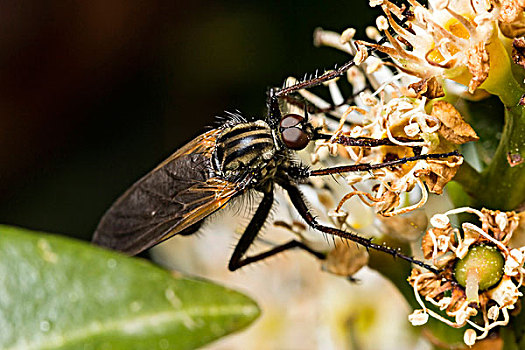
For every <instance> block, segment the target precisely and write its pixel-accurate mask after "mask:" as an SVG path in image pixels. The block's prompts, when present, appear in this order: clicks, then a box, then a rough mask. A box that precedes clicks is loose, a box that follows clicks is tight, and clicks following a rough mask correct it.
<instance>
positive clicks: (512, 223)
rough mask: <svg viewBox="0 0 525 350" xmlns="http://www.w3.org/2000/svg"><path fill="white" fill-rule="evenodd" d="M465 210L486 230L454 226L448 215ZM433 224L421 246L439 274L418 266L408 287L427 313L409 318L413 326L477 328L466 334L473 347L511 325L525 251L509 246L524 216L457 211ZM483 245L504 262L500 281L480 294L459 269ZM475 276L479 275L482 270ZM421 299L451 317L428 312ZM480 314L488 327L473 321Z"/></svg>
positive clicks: (521, 279)
mask: <svg viewBox="0 0 525 350" xmlns="http://www.w3.org/2000/svg"><path fill="white" fill-rule="evenodd" d="M463 212H467V213H471V214H475V215H477V216H478V217H479V219H480V221H481V228H480V227H478V226H475V225H473V224H470V223H463V224H462V229H461V230H460V229H458V228H455V227H453V226H452V225H451V223H450V221H449V218H448V216H449V215H453V214H459V213H463ZM430 222H431V224H432V226H433V227H431V228H430V229H429V230H428V231H427V233H426V234H425V236H424V237H423V241H422V248H423V252H424V256H425V258H427V259H431V260H432V262H433V263H434V265H435V266H437V267H438V268H440V272H439V274H434V273H432V272H422V271H421V270H419V268H416V269H414V270H413V271H412V274H411V276H410V278H409V283H410V284H411V285H412V287H413V288H414V292H415V295H416V299H417V300H418V302H419V304H420V305H421V306H422V309H419V310H415V311H414V313H413V314H412V315H411V316H410V317H409V319H410V320H411V322H412V323H413V324H414V325H421V324H424V323H425V322H426V320H427V319H428V316H431V317H434V318H436V319H438V320H440V321H442V322H444V323H446V324H447V325H449V326H451V327H454V328H460V327H463V326H464V325H466V324H468V325H469V326H471V327H472V328H470V329H468V330H467V332H465V337H464V340H465V343H466V344H467V345H469V346H471V345H473V344H474V343H475V341H477V340H481V339H484V338H486V337H487V335H488V333H489V331H490V330H491V329H493V328H494V327H496V326H503V325H506V324H507V323H508V322H509V310H512V309H514V308H515V306H516V303H517V301H518V299H519V298H520V297H521V296H522V293H521V292H520V291H519V288H520V286H521V284H522V281H523V274H524V273H525V269H524V268H523V264H524V262H525V247H520V248H511V247H509V245H508V244H509V241H510V239H511V237H512V235H513V233H514V232H515V230H516V228H517V227H518V225H519V216H518V215H517V214H516V213H514V212H500V211H492V210H488V209H483V210H482V211H478V210H475V209H472V208H458V209H453V210H450V211H448V212H446V213H444V214H436V215H434V216H433V217H432V219H431V220H430ZM480 245H481V246H483V245H489V246H490V247H493V249H495V250H496V251H498V252H499V253H500V254H501V256H502V257H503V259H504V265H503V266H504V267H503V271H502V272H501V273H502V277H501V279H500V280H499V282H498V281H497V280H495V283H496V284H495V285H493V286H492V287H490V288H489V289H485V290H481V291H480V290H478V287H477V284H476V283H477V282H476V281H477V280H476V279H473V280H471V282H469V279H468V278H467V282H466V283H467V285H466V287H462V286H461V285H460V284H458V282H457V281H456V276H455V274H456V273H457V271H455V270H454V269H455V266H456V261H458V260H459V259H463V258H464V257H465V256H466V255H467V253H468V252H469V251H470V249H471V248H472V247H477V246H480ZM477 268H478V267H476V269H477ZM469 271H470V270H469ZM476 271H477V270H476ZM468 273H470V272H468ZM473 273H476V276H477V273H478V272H473ZM472 281H474V282H472ZM473 293H475V294H474V295H473ZM422 297H424V300H425V301H426V302H429V303H431V304H433V305H435V306H437V307H438V308H439V309H440V310H441V311H442V312H444V314H445V315H446V316H445V315H442V314H440V313H437V312H435V311H432V310H431V309H428V308H427V307H426V306H425V302H424V301H423V299H422ZM478 313H482V315H483V318H482V319H483V320H484V321H483V322H484V323H483V324H478V323H475V322H474V321H472V320H471V319H470V318H471V317H472V316H475V315H477V314H478ZM473 332H474V333H473Z"/></svg>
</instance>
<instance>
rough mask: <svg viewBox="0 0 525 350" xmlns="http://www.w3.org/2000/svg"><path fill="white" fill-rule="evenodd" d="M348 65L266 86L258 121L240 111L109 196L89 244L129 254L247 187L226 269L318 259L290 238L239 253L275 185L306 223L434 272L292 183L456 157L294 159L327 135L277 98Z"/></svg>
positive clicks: (179, 230)
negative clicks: (321, 163)
mask: <svg viewBox="0 0 525 350" xmlns="http://www.w3.org/2000/svg"><path fill="white" fill-rule="evenodd" d="M352 65H353V61H350V62H348V63H346V64H345V65H342V66H340V67H339V68H337V69H335V70H333V71H330V72H327V73H325V74H323V75H320V76H318V77H315V78H313V79H309V80H305V81H302V82H299V83H297V84H295V85H292V86H289V87H284V88H282V89H280V88H272V89H270V90H269V92H268V96H267V107H268V113H267V116H266V118H265V119H261V120H256V121H247V120H245V119H244V118H242V117H241V116H240V115H233V116H232V118H230V120H228V121H226V122H225V123H224V124H223V125H221V126H220V127H218V128H215V129H212V130H210V131H208V132H205V133H203V134H202V135H200V136H198V137H197V138H195V139H194V140H192V141H190V142H189V143H188V144H186V145H184V146H183V147H182V148H180V149H179V150H177V151H176V152H175V153H173V154H172V155H171V156H170V157H169V158H168V159H166V160H165V161H164V162H162V163H161V164H160V165H159V166H157V167H156V168H155V169H153V170H152V171H151V172H150V173H148V174H147V175H145V176H144V177H143V178H141V179H140V180H139V181H137V182H136V183H135V184H134V185H132V186H131V188H129V189H128V190H127V191H126V192H125V193H124V194H123V195H122V196H121V197H120V198H118V199H117V201H116V202H115V203H114V204H113V205H112V206H111V207H110V208H109V210H108V211H107V212H106V213H105V215H104V216H103V217H102V219H101V221H100V223H99V225H98V227H97V229H96V231H95V234H94V237H93V242H94V243H95V244H98V245H100V246H104V247H108V248H111V249H115V250H119V251H122V252H124V253H127V254H130V255H135V254H138V253H140V252H141V251H143V250H145V249H148V248H150V247H152V246H154V245H156V244H158V243H160V242H162V241H165V240H166V239H168V238H170V237H172V236H174V235H177V234H178V235H189V234H191V233H194V232H196V231H197V230H198V229H199V227H200V226H201V224H202V223H203V221H204V220H205V219H206V218H207V217H208V216H209V215H211V214H212V213H214V212H215V211H217V210H220V209H221V208H223V207H224V206H225V205H227V204H228V202H230V201H231V200H232V199H233V198H235V197H237V196H241V195H243V194H245V193H246V192H247V191H251V190H255V191H258V192H260V193H262V200H261V201H260V203H259V205H258V208H257V210H256V212H255V214H254V216H253V218H252V219H251V221H250V223H249V224H248V226H247V227H246V229H245V231H244V233H243V234H242V236H241V238H240V240H239V242H238V243H237V245H236V247H235V249H234V252H233V254H232V256H231V259H230V262H229V265H228V268H229V269H230V270H231V271H234V270H237V269H239V268H241V267H243V266H245V265H248V264H250V263H253V262H256V261H260V260H262V259H265V258H268V257H270V256H272V255H275V254H278V253H280V252H283V251H286V250H288V249H292V248H299V249H303V250H305V251H307V252H309V253H311V254H313V255H314V256H316V257H318V258H323V257H324V255H323V254H322V253H319V252H317V251H315V250H312V249H311V248H310V247H308V246H307V245H305V244H304V243H303V242H300V241H298V240H295V239H293V240H290V241H289V242H287V243H285V244H282V245H278V246H275V247H273V248H271V249H269V250H267V251H264V252H262V253H259V254H256V255H251V256H248V255H247V251H248V249H249V247H250V246H251V244H252V243H253V242H254V240H255V239H256V237H257V235H258V233H259V231H260V230H261V228H262V226H263V224H264V222H265V221H266V219H267V217H268V215H269V213H270V210H271V208H272V204H273V202H274V190H275V187H276V186H280V187H282V188H283V189H284V190H285V191H286V193H287V194H288V196H289V197H290V200H291V202H292V204H293V206H294V207H295V209H296V210H297V212H298V213H299V214H300V216H301V217H302V218H303V219H304V221H305V222H306V223H307V224H308V225H309V226H310V227H311V228H313V229H315V230H318V231H321V232H323V233H325V234H328V235H333V236H338V237H341V238H343V239H348V240H351V241H354V242H356V243H358V244H361V245H363V246H365V247H366V248H367V249H377V250H380V251H383V252H385V253H388V254H391V255H393V256H395V257H400V258H402V259H404V260H407V261H409V262H412V263H415V264H417V265H420V266H422V267H425V268H427V269H429V270H432V271H435V269H434V268H433V267H431V266H429V265H427V264H425V263H424V262H422V261H419V260H416V259H414V258H412V257H410V256H406V255H404V254H403V253H401V252H400V251H398V250H396V249H392V248H390V247H386V246H383V245H378V244H375V243H372V242H371V240H370V239H367V238H364V237H361V236H359V235H357V234H355V233H353V232H349V231H343V230H340V229H337V228H333V227H329V226H325V225H322V224H320V223H319V222H318V221H317V220H316V218H315V216H314V215H313V214H312V213H311V212H310V210H309V208H308V205H307V203H306V202H305V199H304V197H303V195H302V193H301V191H300V190H299V188H298V184H300V183H304V182H306V181H307V180H308V178H310V177H312V176H324V175H330V174H339V173H344V172H351V171H366V170H371V169H376V168H381V167H390V166H393V165H397V164H402V163H405V162H408V161H415V160H418V159H430V158H435V159H437V158H446V157H449V156H453V155H458V153H457V152H451V153H444V154H418V152H414V153H416V155H415V156H413V157H410V158H400V159H396V160H392V161H388V162H384V163H379V164H354V165H348V166H339V167H334V168H326V169H319V170H310V169H309V168H308V167H306V166H304V165H302V164H300V163H299V162H298V161H296V160H295V158H294V152H296V151H298V150H302V149H304V148H305V147H306V146H307V145H308V144H309V142H311V141H313V140H318V139H327V138H329V137H331V135H326V134H323V133H321V132H320V131H319V129H316V128H315V127H314V126H313V125H312V124H311V123H310V122H309V121H308V115H307V114H306V113H305V115H304V116H301V115H298V114H293V113H289V114H285V115H282V113H281V111H280V108H279V99H282V98H284V97H287V96H290V95H291V94H293V93H294V92H297V91H298V90H301V89H305V88H309V87H313V86H316V85H319V84H321V83H323V82H325V81H328V80H331V79H334V78H336V77H338V76H340V75H342V74H343V73H344V72H346V71H347V70H348V69H349V68H350V67H351V66H352ZM344 142H345V143H346V144H348V143H350V144H352V145H358V146H364V147H375V146H381V145H393V144H392V143H390V141H389V140H388V139H372V138H347V139H346V140H344Z"/></svg>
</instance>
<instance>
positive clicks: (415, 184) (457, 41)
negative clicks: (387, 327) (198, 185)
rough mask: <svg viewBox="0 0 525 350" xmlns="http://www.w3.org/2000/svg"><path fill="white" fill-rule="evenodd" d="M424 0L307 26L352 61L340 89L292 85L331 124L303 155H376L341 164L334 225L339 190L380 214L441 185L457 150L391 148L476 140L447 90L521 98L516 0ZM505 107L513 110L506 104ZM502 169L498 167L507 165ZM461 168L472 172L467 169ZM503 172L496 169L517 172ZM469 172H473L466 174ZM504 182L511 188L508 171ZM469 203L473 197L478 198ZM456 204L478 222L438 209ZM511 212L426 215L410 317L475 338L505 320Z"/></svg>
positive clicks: (321, 158)
mask: <svg viewBox="0 0 525 350" xmlns="http://www.w3.org/2000/svg"><path fill="white" fill-rule="evenodd" d="M396 3H397V2H396ZM428 3H429V5H428V7H425V6H423V5H422V4H420V3H419V2H418V1H417V0H407V3H406V4H403V5H397V4H395V3H394V2H392V1H390V0H371V1H370V5H371V6H372V7H375V6H380V7H381V9H382V10H383V12H384V15H383V16H380V17H378V18H377V21H376V24H377V28H367V30H366V34H367V36H368V38H369V39H370V40H368V41H365V40H354V36H355V34H356V31H355V30H354V29H352V28H350V29H347V30H346V31H344V32H343V33H342V34H338V33H334V32H330V31H326V30H323V29H318V30H317V31H316V33H315V35H314V41H315V44H316V45H318V46H329V47H334V48H336V49H338V50H341V51H344V52H346V53H348V54H350V55H351V56H352V57H353V60H354V62H355V64H356V65H355V66H354V67H352V68H351V69H349V70H348V72H347V76H346V78H347V79H346V80H347V81H348V82H349V83H350V84H351V87H352V90H353V95H352V96H351V97H348V98H347V97H344V94H343V93H342V90H341V89H340V88H339V86H340V85H341V84H342V83H345V82H342V81H341V80H342V79H340V80H339V81H338V80H332V81H329V82H327V83H326V84H325V85H326V86H327V88H328V89H329V92H330V97H331V101H330V102H327V101H325V100H323V99H322V98H320V97H319V96H318V95H316V94H314V93H313V92H312V91H307V90H303V91H300V92H299V93H300V94H301V95H302V97H303V98H304V99H305V100H307V101H308V102H309V103H310V104H311V105H313V106H315V111H314V113H313V115H312V116H311V118H312V120H313V123H314V124H316V126H317V127H318V128H319V130H321V131H322V132H323V133H325V134H330V135H332V137H331V138H330V139H329V140H318V141H316V145H315V148H314V149H313V150H309V151H310V156H311V160H312V163H313V164H316V163H320V165H321V166H323V167H326V166H333V165H340V164H341V159H343V160H344V162H345V164H379V165H380V164H385V165H388V166H377V167H372V168H369V169H367V170H366V171H361V172H349V173H347V174H346V175H345V176H344V180H345V183H346V184H347V185H348V186H347V187H345V188H346V192H345V193H343V194H341V197H340V198H337V199H335V202H337V201H338V204H337V205H335V204H334V207H333V209H331V210H329V211H328V216H329V217H330V218H331V219H332V221H333V222H334V223H335V224H336V225H337V226H338V227H340V228H343V229H344V228H345V227H352V222H351V221H349V220H348V215H349V212H350V211H349V210H348V206H349V203H348V201H349V200H350V199H351V198H359V199H360V201H361V202H362V203H364V204H365V205H366V206H368V207H373V208H374V210H375V212H376V213H377V214H380V215H381V216H382V217H392V216H396V215H398V214H405V213H407V212H410V211H413V210H415V209H418V208H421V207H422V206H423V205H424V204H425V202H426V201H427V199H428V196H429V193H436V194H442V193H443V191H444V187H445V185H446V184H447V183H448V182H449V181H451V180H452V179H453V178H454V176H455V175H456V173H457V171H458V169H459V168H460V166H462V165H463V164H464V159H463V157H462V156H460V155H450V156H448V157H443V158H431V157H429V158H423V159H419V158H418V159H417V160H415V161H399V160H403V159H407V158H408V159H410V158H414V156H419V155H430V154H445V153H448V152H451V151H453V150H456V149H458V148H459V147H460V146H461V145H463V144H465V143H467V142H471V141H478V140H479V138H478V136H477V134H476V132H475V131H474V130H473V128H472V127H471V126H470V125H469V124H468V123H467V122H466V121H465V119H464V118H463V116H462V115H461V114H460V112H459V111H458V110H457V109H456V108H455V107H454V105H453V104H451V102H452V101H457V99H458V98H465V99H468V100H479V99H482V98H485V97H487V96H489V95H490V94H493V95H496V96H498V97H499V98H500V100H501V101H502V102H503V104H504V105H505V106H506V107H507V110H508V111H510V110H511V109H512V108H514V107H515V106H516V105H518V100H519V101H520V103H519V104H520V105H525V102H524V100H525V99H524V98H523V97H522V99H521V100H520V99H519V96H525V94H522V90H523V89H522V87H521V86H520V83H521V81H522V80H523V78H524V77H525V74H523V73H517V70H516V69H512V68H513V67H512V64H513V63H516V64H518V65H519V66H522V67H525V39H524V38H523V35H525V29H524V28H525V14H524V13H525V12H524V10H525V1H524V0H458V1H450V0H429V1H428ZM378 52H380V53H381V55H382V56H383V57H384V56H385V54H386V55H387V58H383V59H380V58H379V57H378V56H381V55H375V54H374V53H378ZM511 52H512V53H511ZM509 53H511V54H509ZM514 68H515V67H514ZM290 83H293V81H291V82H290ZM516 96H518V98H517V99H516ZM462 112H463V110H462ZM513 113H515V114H516V115H517V116H518V117H519V116H520V115H521V111H520V110H517V109H516V110H514V112H513ZM518 117H516V118H518ZM521 117H522V119H523V115H521ZM513 118H514V117H513ZM509 120H510V118H509ZM515 120H518V119H515ZM514 124H515V125H516V124H517V122H514ZM506 132H507V134H506V135H507V136H506V137H514V136H516V135H517V137H521V136H519V132H518V133H517V134H516V135H513V134H512V132H509V131H506ZM509 135H510V136H509ZM514 138H516V137H514ZM364 139H374V140H385V143H384V144H383V145H381V146H367V145H366V144H359V143H358V142H356V140H364ZM520 140H521V141H513V143H512V145H513V148H512V149H508V150H507V153H506V154H507V155H508V157H507V158H509V162H508V164H510V167H511V168H515V167H518V166H520V164H521V163H522V160H523V158H522V157H519V158H516V159H517V161H514V159H515V158H513V157H514V156H515V155H519V154H520V152H521V151H520V149H522V148H520V147H522V146H521V144H520V143H519V142H521V143H523V140H522V139H520ZM506 142H507V143H508V141H506ZM509 144H510V143H509ZM509 147H510V146H509ZM336 156H337V157H338V158H335V157H336ZM416 158H417V157H416ZM511 160H512V161H511ZM397 161H399V162H397ZM487 162H490V160H488V161H487ZM494 164H495V165H494V166H496V165H497V164H499V166H500V168H501V167H502V166H507V164H502V163H497V162H494ZM502 171H504V172H505V174H507V173H509V172H508V171H507V168H505V169H502ZM487 173H489V172H488V171H486V172H485V174H487ZM522 173H523V172H522ZM472 174H474V175H475V176H479V177H481V175H480V174H479V173H478V172H477V171H476V170H472ZM509 174H510V173H509ZM512 176H514V175H512ZM512 176H511V175H509V176H508V177H506V178H505V179H506V180H505V181H507V180H508V179H516V178H517V177H516V176H517V175H516V176H514V177H512ZM517 179H518V181H523V179H520V178H517ZM476 181H480V180H479V179H472V182H476ZM480 183H481V182H478V185H479V184H480ZM462 185H463V184H462ZM505 186H507V187H508V188H512V186H511V185H510V184H508V183H506V184H505ZM473 188H476V187H473ZM520 188H521V187H520ZM418 189H419V190H418ZM478 189H479V186H478ZM467 192H468V191H467ZM500 192H501V193H503V191H500ZM491 193H492V192H491ZM336 194H338V193H337V192H334V193H333V196H332V197H335V195H336ZM474 198H476V196H474ZM478 198H484V197H483V196H479V197H478ZM332 199H333V198H332ZM332 202H333V200H332ZM516 202H517V201H516ZM472 203H473V204H475V205H479V207H482V206H483V204H485V203H486V201H485V202H484V201H483V200H480V201H478V202H475V201H474V202H472ZM485 205H486V204H485ZM354 208H355V206H354V207H353V208H352V210H354ZM510 208H511V209H514V208H516V206H515V205H511V206H510ZM506 210H509V207H507V208H506ZM458 213H470V214H474V215H477V216H478V217H479V219H480V222H481V224H480V225H479V226H476V225H474V224H472V223H469V222H465V223H462V224H461V225H460V227H461V228H460V229H459V228H455V227H454V226H453V225H452V224H451V223H450V220H449V216H450V215H453V214H458ZM518 222H519V216H518V215H517V214H515V213H514V212H503V211H491V210H487V209H482V210H476V209H472V208H458V209H453V210H450V211H448V212H446V213H445V214H438V215H434V216H433V217H432V220H431V224H432V228H430V229H429V230H428V231H427V232H426V234H425V236H424V238H423V245H422V250H423V255H424V257H425V258H426V259H430V261H431V262H432V263H433V264H434V265H435V266H436V267H437V268H438V269H439V273H437V274H436V273H433V272H424V271H422V270H420V269H414V270H413V272H412V275H411V276H410V278H409V282H410V283H411V284H412V286H413V288H414V291H415V294H416V297H417V300H418V302H419V303H420V304H421V307H422V308H421V309H419V310H416V311H415V312H414V313H413V314H412V315H411V316H410V320H411V321H412V323H413V324H415V325H417V324H423V323H426V321H427V320H428V317H429V316H432V317H434V318H436V319H439V320H441V321H443V322H445V323H447V324H448V325H450V326H452V327H455V328H461V327H464V326H466V325H469V326H470V328H469V329H467V331H466V332H465V334H464V341H465V343H466V344H467V345H472V344H474V343H475V342H476V340H480V339H483V338H486V337H487V335H488V333H489V331H490V330H492V329H493V328H494V327H496V326H500V325H506V324H507V323H508V322H509V310H513V309H514V308H515V305H516V303H517V302H518V299H519V298H520V297H521V296H522V294H521V292H520V291H519V290H518V289H519V288H520V287H521V285H522V279H523V272H524V270H523V265H524V262H525V247H521V248H510V246H511V245H510V239H511V237H512V235H513V233H514V232H515V231H516V228H517V226H518ZM394 231H395V230H394ZM341 256H342V255H341ZM364 263H365V262H362V263H361V264H364ZM361 264H360V265H361ZM352 271H353V270H352ZM423 299H424V300H423ZM425 303H427V304H429V305H427V304H425ZM480 320H481V322H480Z"/></svg>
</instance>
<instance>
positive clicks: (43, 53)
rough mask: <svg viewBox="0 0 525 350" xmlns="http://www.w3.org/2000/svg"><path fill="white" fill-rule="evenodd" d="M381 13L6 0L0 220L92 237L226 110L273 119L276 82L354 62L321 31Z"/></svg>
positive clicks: (317, 4)
mask: <svg viewBox="0 0 525 350" xmlns="http://www.w3.org/2000/svg"><path fill="white" fill-rule="evenodd" d="M374 14H377V12H376V11H372V10H370V9H368V1H364V0H362V1H359V2H353V1H318V0H317V1H316V0H312V1H277V0H272V1H265V2H260V1H257V2H256V1H221V2H212V1H188V2H179V1H160V0H156V1H129V0H112V1H106V0H94V1H56V2H49V1H37V0H34V1H21V2H18V1H0V77H1V78H0V79H1V80H0V81H1V84H0V223H7V224H13V225H18V226H23V227H27V228H32V229H38V230H44V231H49V232H56V233H63V234H67V235H71V236H76V237H81V238H84V239H89V238H90V236H91V234H92V232H93V230H94V229H95V227H96V224H97V222H98V219H99V218H100V216H101V215H102V214H103V213H104V211H105V210H106V209H107V208H108V207H109V206H110V205H111V203H112V202H113V200H114V199H115V198H116V197H117V196H118V195H119V194H120V193H122V192H123V191H124V190H125V189H126V188H127V187H129V186H130V185H131V184H132V183H133V182H134V181H135V180H137V179H138V178H139V177H140V176H142V175H143V174H144V173H146V172H147V171H149V170H151V169H152V168H153V167H155V166H156V165H157V164H158V163H159V162H161V161H162V160H163V159H164V158H165V157H167V156H168V155H169V154H170V153H172V152H173V151H174V150H175V149H176V148H177V147H178V146H180V145H181V144H183V143H184V142H186V141H188V140H190V139H192V138H193V137H194V136H195V135H198V134H199V133H200V132H201V131H202V130H203V128H204V127H205V126H206V125H210V124H211V123H212V122H213V117H214V116H215V115H218V114H221V113H222V112H223V111H224V110H234V109H239V110H240V111H242V112H243V113H244V114H246V115H249V116H258V115H262V114H263V113H265V92H266V89H267V88H268V87H270V86H280V85H281V84H282V83H283V81H284V79H285V78H286V77H288V76H289V75H295V76H301V77H302V76H303V74H304V73H307V72H314V71H315V69H318V68H319V69H321V70H322V69H324V68H332V67H333V65H334V64H336V63H339V64H341V63H344V62H345V61H346V60H347V59H348V56H346V55H344V54H342V53H340V52H337V51H336V50H332V49H328V48H314V47H313V44H312V33H313V31H314V29H315V28H316V27H318V26H321V27H323V28H326V29H331V30H336V31H338V32H341V31H343V30H344V29H346V28H347V27H349V26H352V27H357V28H364V27H365V26H366V25H372V24H373V23H374V18H375V15H374ZM358 37H361V38H364V30H360V31H358Z"/></svg>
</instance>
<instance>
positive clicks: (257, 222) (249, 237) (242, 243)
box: [228, 189, 325, 271]
mask: <svg viewBox="0 0 525 350" xmlns="http://www.w3.org/2000/svg"><path fill="white" fill-rule="evenodd" d="M272 204H273V189H272V190H270V191H269V192H268V193H265V194H264V197H263V199H262V201H261V203H260V204H259V207H258V208H257V211H256V212H255V215H254V216H253V218H252V220H251V221H250V223H249V224H248V227H246V229H245V230H244V233H243V235H242V236H241V239H240V240H239V242H238V243H237V246H235V250H234V251H233V254H232V257H231V258H230V263H229V264H228V269H229V270H230V271H235V270H237V269H239V268H241V267H243V266H245V265H248V264H251V263H254V262H256V261H260V260H263V259H266V258H268V257H270V256H272V255H275V254H278V253H280V252H283V251H285V250H288V249H292V248H301V249H304V250H305V251H307V252H309V253H311V254H313V255H315V256H316V257H317V258H320V259H323V258H324V257H325V256H324V254H322V253H319V252H316V251H315V250H312V249H311V248H309V247H308V246H306V245H305V244H304V243H302V242H299V241H296V240H292V241H289V242H287V243H285V244H282V245H279V246H277V247H274V248H272V249H270V250H268V251H265V252H262V253H259V254H257V255H254V256H247V257H244V254H246V251H247V250H248V248H249V247H250V246H251V245H252V243H253V241H254V240H255V237H257V234H258V233H259V231H260V230H261V228H262V226H263V225H264V222H265V221H266V219H267V218H268V213H269V212H270V209H271V208H272Z"/></svg>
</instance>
